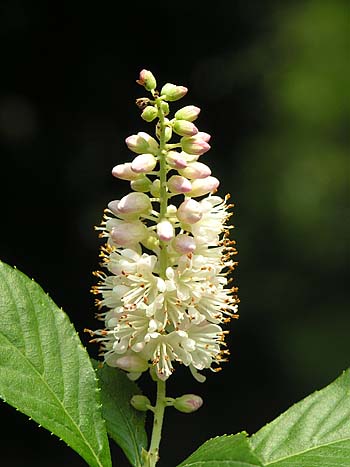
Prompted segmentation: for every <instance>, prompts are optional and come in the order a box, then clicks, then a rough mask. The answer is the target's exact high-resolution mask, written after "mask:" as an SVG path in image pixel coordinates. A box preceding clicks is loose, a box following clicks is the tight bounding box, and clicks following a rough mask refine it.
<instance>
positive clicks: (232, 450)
mask: <svg viewBox="0 0 350 467" xmlns="http://www.w3.org/2000/svg"><path fill="white" fill-rule="evenodd" d="M194 466H195V467H220V466H222V467H261V466H262V464H261V462H260V461H259V459H258V457H257V456H256V454H254V453H253V452H252V450H251V447H250V444H249V441H248V439H247V434H246V433H244V432H243V433H238V434H237V435H230V436H218V437H217V438H212V439H210V440H208V441H206V442H205V443H204V444H202V446H200V447H199V448H198V449H197V451H195V452H194V453H193V454H191V455H190V457H188V458H187V459H186V460H185V461H183V462H182V463H181V464H180V465H179V466H178V467H194Z"/></svg>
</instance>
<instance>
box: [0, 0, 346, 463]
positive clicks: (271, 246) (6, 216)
mask: <svg viewBox="0 0 350 467" xmlns="http://www.w3.org/2000/svg"><path fill="white" fill-rule="evenodd" d="M348 19H349V3H348V2H347V1H346V0H344V1H342V0H333V1H332V2H330V1H327V0H324V1H322V0H319V1H317V0H311V1H280V2H278V1H277V0H267V1H263V2H262V1H257V0H255V1H254V0H253V1H250V2H247V1H237V0H236V1H231V2H226V1H222V0H216V1H215V2H212V3H211V2H209V3H208V5H207V4H203V2H178V4H176V3H175V2H158V1H154V2H142V3H141V2H140V3H138V2H117V1H115V2H81V1H76V2H74V1H72V2H65V1H61V2H44V1H34V2H25V1H24V0H2V1H1V3H0V35H1V65H2V66H1V75H0V145H1V169H2V170H1V194H2V204H1V206H2V209H1V220H2V228H1V231H0V232H1V252H0V258H1V259H2V260H3V261H5V262H7V263H8V264H10V265H12V266H13V265H15V266H17V267H18V268H19V269H20V270H22V271H23V272H24V273H26V274H27V275H28V276H30V277H33V278H34V279H35V280H36V281H37V282H38V283H39V284H41V286H42V287H43V288H44V289H45V290H46V291H47V292H48V293H49V294H50V296H51V297H52V298H53V299H54V300H55V302H56V303H57V304H58V305H59V306H62V307H63V309H64V310H65V311H66V312H67V313H68V314H69V316H70V318H71V320H72V322H73V323H74V325H75V327H76V329H77V331H78V333H79V334H80V336H81V338H82V340H83V342H84V344H85V345H88V344H87V336H86V335H85V334H84V333H83V332H82V331H83V329H84V327H90V328H96V327H99V323H98V322H97V321H95V319H94V312H95V309H94V305H93V297H92V296H91V294H90V293H89V289H90V287H91V285H93V284H94V278H93V277H92V274H91V272H92V271H93V270H95V269H97V268H98V248H99V245H100V241H99V240H98V238H97V235H96V232H95V231H94V229H93V226H94V225H97V224H99V222H100V220H101V217H102V212H103V209H104V207H105V206H106V204H107V203H108V201H110V200H112V199H116V198H118V197H120V196H123V195H124V194H126V193H127V192H128V190H129V186H128V183H127V182H122V181H118V180H116V179H113V177H112V176H111V169H112V167H113V166H114V165H116V164H117V163H121V162H125V161H127V160H128V159H129V158H130V153H129V152H128V151H127V149H126V146H125V143H124V139H125V137H127V136H129V135H130V134H132V133H136V132H137V131H142V130H143V131H147V130H148V131H152V130H151V129H152V125H149V124H146V123H145V122H143V121H142V120H141V119H140V118H139V111H138V109H137V108H136V106H135V105H134V101H135V99H136V98H137V97H141V96H142V95H143V94H144V93H143V90H142V88H141V87H139V86H138V85H137V84H136V83H135V80H136V79H137V77H138V73H139V71H140V70H141V69H142V68H146V69H150V70H152V71H153V73H154V74H155V75H156V77H157V79H158V82H159V83H160V85H162V84H164V83H165V82H169V81H170V82H173V83H176V84H181V85H184V86H187V87H188V88H189V93H188V95H187V96H186V97H185V98H184V99H183V100H182V101H181V105H189V104H194V105H197V106H199V107H201V109H202V113H201V115H200V118H199V120H198V126H199V127H200V129H201V130H202V131H207V132H209V133H211V134H212V142H211V144H212V150H211V151H210V152H209V153H207V154H206V155H204V156H203V159H202V160H203V161H204V162H206V163H208V164H209V165H210V167H211V168H212V171H213V174H214V175H216V176H217V177H218V178H220V180H221V187H220V194H222V195H224V194H225V193H226V192H230V193H231V195H232V201H234V202H235V205H236V207H235V215H234V217H233V223H234V224H235V226H236V229H235V230H234V231H233V237H234V238H235V239H236V240H237V244H238V250H239V256H238V260H239V263H240V264H239V268H238V269H237V271H236V273H235V280H236V284H237V285H239V287H240V292H239V296H240V299H241V305H240V316H241V317H240V319H239V320H238V321H234V322H233V323H232V326H231V334H230V337H229V348H230V350H231V359H230V362H229V363H228V364H226V365H225V366H224V369H223V371H222V372H221V373H220V374H217V375H215V374H211V373H209V374H208V379H207V382H206V383H205V384H204V385H201V384H199V383H196V382H195V381H194V380H193V378H192V377H191V376H190V375H189V374H188V372H187V371H184V370H182V369H179V370H178V371H177V372H176V373H175V375H174V376H173V378H171V380H170V382H169V384H168V386H169V395H174V396H176V395H179V394H182V393H186V392H195V393H197V394H200V395H201V396H202V397H203V398H204V400H205V404H204V406H203V408H202V409H201V410H200V411H199V412H197V413H196V414H193V415H184V414H180V413H175V411H173V410H171V409H169V411H168V414H167V416H166V421H165V426H164V436H163V441H162V451H161V454H162V461H161V462H160V467H162V466H163V467H164V466H170V467H171V466H173V465H174V466H175V465H176V464H177V463H179V462H180V461H181V460H183V459H184V458H185V457H186V456H188V455H189V454H190V453H191V452H192V451H193V450H194V449H195V448H197V447H198V446H199V445H200V444H201V443H203V442H204V441H205V440H206V439H208V438H209V437H212V436H216V435H222V434H224V433H236V432H238V431H241V430H244V429H245V430H247V431H248V433H254V432H255V431H256V430H258V429H259V428H260V427H261V426H262V425H264V424H265V423H266V422H268V421H270V420H272V419H273V418H274V417H276V416H277V415H278V414H279V413H280V412H282V411H284V410H285V409H287V408H288V407H289V406H290V405H291V404H293V403H294V402H297V401H298V400H300V399H301V398H303V397H304V396H306V395H307V394H309V393H310V392H312V391H314V390H316V389H318V388H321V387H323V386H325V385H327V384H328V383H329V382H331V381H332V380H333V379H335V378H336V377H337V376H338V375H339V373H340V372H341V371H342V370H343V369H345V368H347V367H348V366H349V351H350V342H349V325H350V315H349V298H348V290H347V289H348V287H346V285H345V282H346V281H345V275H346V273H347V272H348V266H349V243H348V242H349V240H348V239H349V237H348V234H349V223H348V219H349V141H348V135H349V113H350V104H349V102H350V101H349V86H348V84H349V69H348V68H347V67H348V63H349V22H348ZM174 108H177V104H175V105H174ZM88 349H89V352H90V354H91V355H95V349H94V348H93V347H92V346H91V345H88ZM141 385H142V387H143V388H144V390H145V391H146V392H147V394H148V395H150V394H151V393H152V390H153V388H152V387H151V385H150V384H149V383H147V381H145V380H141ZM0 411H1V421H2V430H3V432H2V434H1V441H0V447H1V464H2V465H4V466H5V465H6V466H10V467H21V466H24V465H25V466H27V467H31V466H36V467H38V466H46V465H50V466H52V467H54V466H61V465H63V464H66V465H69V466H71V467H78V466H83V465H85V463H84V462H83V461H82V460H81V459H80V458H79V456H78V455H77V454H75V453H74V452H73V451H71V450H70V449H69V448H68V447H66V446H65V444H64V443H62V442H60V441H59V440H58V439H57V438H56V437H53V436H51V435H50V434H49V433H48V432H46V431H45V430H43V429H40V428H37V426H36V424H35V423H34V422H30V421H28V417H26V416H24V415H22V414H20V413H18V412H16V411H15V410H14V409H13V408H11V407H9V406H7V405H6V404H4V403H2V404H1V405H0ZM113 453H114V455H115V459H116V461H115V464H116V465H118V466H124V465H127V464H126V463H125V460H124V458H123V454H122V453H121V452H120V451H119V450H118V449H117V448H114V449H113Z"/></svg>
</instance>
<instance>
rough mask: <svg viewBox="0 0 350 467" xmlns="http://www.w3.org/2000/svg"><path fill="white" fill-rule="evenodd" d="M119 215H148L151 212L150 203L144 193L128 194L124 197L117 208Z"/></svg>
mask: <svg viewBox="0 0 350 467" xmlns="http://www.w3.org/2000/svg"><path fill="white" fill-rule="evenodd" d="M117 208H118V210H119V212H120V213H121V214H138V215H140V214H149V213H150V212H151V211H152V203H151V200H150V199H149V197H148V196H147V195H145V194H144V193H137V192H135V193H129V194H128V195H126V196H124V197H123V198H122V199H121V200H120V201H119V202H118V206H117Z"/></svg>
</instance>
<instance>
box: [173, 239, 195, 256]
mask: <svg viewBox="0 0 350 467" xmlns="http://www.w3.org/2000/svg"><path fill="white" fill-rule="evenodd" d="M172 245H173V248H174V250H175V251H177V252H178V253H180V254H181V255H187V254H189V253H193V252H194V250H195V249H196V242H195V240H194V238H193V237H190V236H189V235H185V234H179V235H176V237H175V238H174V240H173V243H172Z"/></svg>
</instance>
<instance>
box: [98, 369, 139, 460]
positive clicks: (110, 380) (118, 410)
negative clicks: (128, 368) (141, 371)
mask: <svg viewBox="0 0 350 467" xmlns="http://www.w3.org/2000/svg"><path fill="white" fill-rule="evenodd" d="M94 366H95V368H97V377H98V380H99V385H100V388H101V393H100V395H101V402H102V415H103V417H104V418H105V420H106V424H107V431H108V434H109V435H110V437H111V438H112V439H113V440H114V441H115V442H116V443H117V444H118V446H120V447H121V448H122V450H123V451H124V453H125V455H126V456H127V458H128V459H129V461H130V462H131V464H132V465H133V466H135V467H139V466H140V465H141V449H142V448H144V449H146V448H147V434H146V430H145V421H146V414H145V412H139V411H138V410H135V409H134V408H133V407H132V406H131V405H130V399H131V397H132V396H133V395H134V394H141V391H140V389H139V388H138V386H137V385H136V384H135V383H133V382H132V381H130V380H129V378H128V377H127V376H126V374H125V373H124V372H122V371H121V370H118V369H117V368H111V367H108V366H107V365H104V366H103V367H102V368H101V367H99V362H97V361H94Z"/></svg>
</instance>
